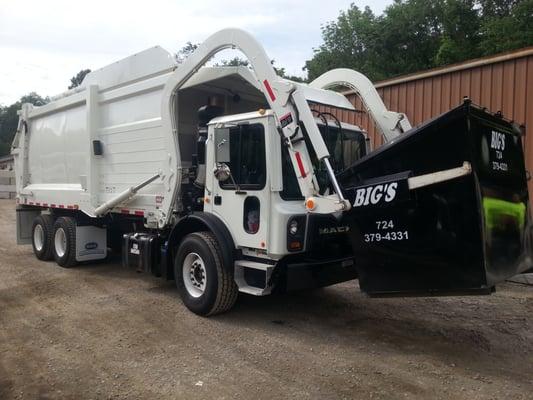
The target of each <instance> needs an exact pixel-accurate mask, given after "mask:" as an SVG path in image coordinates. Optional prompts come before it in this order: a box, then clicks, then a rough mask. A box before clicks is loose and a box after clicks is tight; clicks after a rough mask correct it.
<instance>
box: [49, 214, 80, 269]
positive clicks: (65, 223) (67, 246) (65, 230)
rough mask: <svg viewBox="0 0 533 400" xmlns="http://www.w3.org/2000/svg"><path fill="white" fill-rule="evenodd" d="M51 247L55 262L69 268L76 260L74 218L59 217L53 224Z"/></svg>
mask: <svg viewBox="0 0 533 400" xmlns="http://www.w3.org/2000/svg"><path fill="white" fill-rule="evenodd" d="M52 244H53V246H52V248H53V254H54V259H55V260H56V263H57V264H58V265H59V266H61V267H63V268H70V267H72V266H74V265H76V264H77V261H76V220H75V219H74V218H72V217H60V218H58V219H57V220H56V222H55V224H54V237H53V240H52Z"/></svg>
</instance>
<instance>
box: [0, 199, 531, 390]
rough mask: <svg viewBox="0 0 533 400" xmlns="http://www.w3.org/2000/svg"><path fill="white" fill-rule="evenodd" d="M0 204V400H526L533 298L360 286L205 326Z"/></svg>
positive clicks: (272, 301)
mask: <svg viewBox="0 0 533 400" xmlns="http://www.w3.org/2000/svg"><path fill="white" fill-rule="evenodd" d="M14 208H15V205H14V203H13V201H10V200H0V235H1V237H2V238H3V240H2V241H1V242H0V399H12V398H14V399H17V398H24V399H60V398H68V399H90V398H91V399H108V398H113V399H115V398H117V399H137V398H142V399H145V398H150V399H156V398H157V399H166V398H168V399H181V398H183V399H196V398H198V399H206V398H216V399H250V398H255V399H263V398H287V397H290V398H297V399H300V398H302V399H309V398H310V399H341V398H364V399H368V398H372V399H398V398H402V399H403V398H415V399H428V398H435V399H502V398H509V399H526V398H528V399H531V398H533V378H532V377H533V323H532V318H531V317H532V315H533V287H531V286H526V285H520V284H512V283H507V284H503V285H500V286H499V287H498V288H497V289H498V290H497V292H496V294H494V295H492V296H483V297H451V298H406V299H369V298H366V297H365V296H363V295H362V294H361V293H360V292H359V290H358V288H357V284H356V283H355V282H349V283H345V284H341V285H337V286H333V287H330V288H326V289H321V290H318V291H313V292H309V293H298V294H292V295H283V296H270V297H265V298H254V297H250V296H245V295H241V296H240V298H239V300H238V302H237V305H236V307H235V308H234V309H233V310H232V311H231V312H229V313H227V314H224V315H220V316H216V317H212V318H201V317H198V316H196V315H194V314H192V313H190V312H189V311H188V310H187V309H186V308H185V307H184V306H183V305H182V304H181V302H180V300H179V297H178V295H177V293H176V290H175V289H174V283H173V282H165V281H163V280H160V279H157V278H154V277H151V276H149V275H143V274H138V273H136V272H135V271H131V270H128V269H124V268H122V267H121V265H120V262H119V260H116V259H115V260H110V261H108V262H105V263H98V264H89V265H87V264H86V265H81V266H78V267H76V268H73V269H62V268H60V267H58V266H57V265H56V264H55V263H53V262H40V261H38V260H37V259H35V258H34V256H33V254H32V250H31V246H16V245H15V238H14V236H15V212H14Z"/></svg>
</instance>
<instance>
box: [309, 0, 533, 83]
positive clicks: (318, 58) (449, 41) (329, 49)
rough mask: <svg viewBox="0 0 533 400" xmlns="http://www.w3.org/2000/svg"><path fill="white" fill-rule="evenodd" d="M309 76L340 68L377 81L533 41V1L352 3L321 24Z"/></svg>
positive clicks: (450, 0)
mask: <svg viewBox="0 0 533 400" xmlns="http://www.w3.org/2000/svg"><path fill="white" fill-rule="evenodd" d="M322 37H323V44H322V45H321V46H320V47H318V48H317V49H315V51H314V55H313V57H312V59H311V60H308V61H307V62H306V65H305V67H304V69H306V70H307V72H308V76H309V79H314V78H316V77H317V76H318V75H320V74H322V73H323V72H325V71H327V70H329V69H332V68H338V67H346V68H352V69H355V70H358V71H360V72H362V73H364V74H365V75H367V76H369V77H370V79H372V80H381V79H386V78H389V77H392V76H396V75H401V74H406V73H411V72H416V71H420V70H424V69H428V68H432V67H437V66H441V65H446V64H450V63H454V62H459V61H463V60H466V59H471V58H475V57H479V56H484V55H490V54H494V53H497V52H501V51H506V50H512V49H516V48H520V47H524V46H528V45H532V44H533V0H395V1H394V3H393V4H392V5H390V6H389V7H387V8H386V9H385V11H384V13H383V14H382V15H379V16H376V15H375V14H374V13H373V12H372V11H371V9H370V8H369V7H366V8H365V9H362V10H361V9H359V8H358V7H357V6H355V5H354V4H352V5H351V6H350V8H349V9H348V10H345V11H341V12H340V14H339V16H338V18H337V20H336V21H332V22H330V23H327V24H326V25H324V26H323V27H322Z"/></svg>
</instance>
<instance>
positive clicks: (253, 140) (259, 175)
mask: <svg viewBox="0 0 533 400" xmlns="http://www.w3.org/2000/svg"><path fill="white" fill-rule="evenodd" d="M228 165H229V167H230V169H231V173H232V175H233V179H234V180H235V183H237V184H238V185H239V187H240V188H241V189H247V190H261V189H263V188H264V187H265V183H266V159H265V129H264V127H263V125H262V124H249V125H239V126H236V127H233V128H231V129H230V162H229V163H228ZM220 187H221V188H222V189H231V190H234V189H235V185H233V182H232V181H231V180H227V181H225V182H220Z"/></svg>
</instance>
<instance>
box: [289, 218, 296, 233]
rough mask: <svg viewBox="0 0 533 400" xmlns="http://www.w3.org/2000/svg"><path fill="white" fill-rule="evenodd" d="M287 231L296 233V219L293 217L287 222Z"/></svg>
mask: <svg viewBox="0 0 533 400" xmlns="http://www.w3.org/2000/svg"><path fill="white" fill-rule="evenodd" d="M289 233H290V234H291V235H296V234H297V233H298V221H296V220H295V219H293V220H292V221H291V223H290V224H289Z"/></svg>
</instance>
